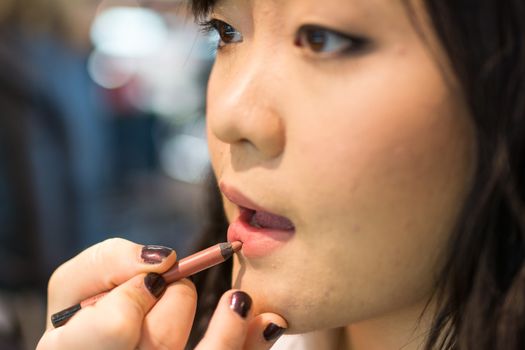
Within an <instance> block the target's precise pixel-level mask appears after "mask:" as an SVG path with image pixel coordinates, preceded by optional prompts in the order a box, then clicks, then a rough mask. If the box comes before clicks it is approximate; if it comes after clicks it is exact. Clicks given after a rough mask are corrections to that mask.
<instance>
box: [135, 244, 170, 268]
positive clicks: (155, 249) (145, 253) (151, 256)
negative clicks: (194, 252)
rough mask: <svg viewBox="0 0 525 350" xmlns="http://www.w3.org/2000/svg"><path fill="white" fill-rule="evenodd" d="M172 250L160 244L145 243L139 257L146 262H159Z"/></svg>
mask: <svg viewBox="0 0 525 350" xmlns="http://www.w3.org/2000/svg"><path fill="white" fill-rule="evenodd" d="M171 252H173V250H172V249H171V248H168V247H163V246H160V245H145V246H144V247H142V253H141V254H140V257H141V258H142V261H144V262H145V263H146V264H152V265H153V264H160V263H161V262H163V261H164V260H166V258H167V257H168V256H169V255H170V254H171Z"/></svg>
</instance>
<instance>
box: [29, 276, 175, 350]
mask: <svg viewBox="0 0 525 350" xmlns="http://www.w3.org/2000/svg"><path fill="white" fill-rule="evenodd" d="M165 289H166V282H165V281H164V279H163V278H162V276H161V275H159V274H156V273H148V274H141V275H138V276H135V277H133V278H132V279H130V280H128V281H127V282H125V283H123V284H121V285H120V286H118V287H116V288H115V289H113V290H112V291H111V292H110V293H108V294H107V295H106V297H104V298H103V299H101V300H100V301H99V302H98V303H97V304H95V305H93V306H89V307H87V308H85V309H82V310H80V311H79V312H78V313H77V314H76V315H75V316H74V317H73V318H72V319H71V320H70V321H69V322H68V324H67V325H65V326H63V327H60V328H57V329H53V330H50V331H48V332H47V333H46V334H45V335H44V337H43V338H42V341H41V344H40V345H39V346H40V347H41V348H42V349H101V350H103V349H134V348H135V347H136V346H137V344H138V342H139V339H140V334H141V329H142V324H143V321H144V318H145V315H146V314H147V313H148V311H149V310H150V309H151V308H152V307H153V305H154V304H155V302H156V301H157V299H158V298H159V297H160V295H161V294H162V293H163V291H164V290H165Z"/></svg>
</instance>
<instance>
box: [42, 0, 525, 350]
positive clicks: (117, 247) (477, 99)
mask: <svg viewBox="0 0 525 350" xmlns="http://www.w3.org/2000/svg"><path fill="white" fill-rule="evenodd" d="M193 6H194V9H195V12H196V14H197V15H198V16H199V18H201V19H202V20H203V21H204V26H205V27H206V28H207V29H210V30H213V31H216V32H217V33H218V35H219V40H218V45H217V60H216V63H215V66H214V69H213V72H212V75H211V78H210V82H209V90H208V111H207V118H208V136H209V144H210V152H211V155H212V165H213V169H214V173H215V176H216V179H217V183H218V186H219V188H220V190H221V193H222V200H223V205H224V209H225V213H226V217H227V219H228V221H229V228H228V230H227V235H226V234H225V233H224V232H219V234H221V235H222V239H221V240H224V239H226V236H227V239H228V240H230V241H232V240H240V241H242V242H243V248H242V250H241V252H240V253H239V254H237V256H236V257H235V260H234V263H233V274H232V281H233V287H234V288H236V290H232V291H228V292H226V293H225V294H224V295H223V297H222V298H221V299H220V301H219V303H218V306H217V308H216V310H215V313H214V316H213V318H212V319H211V322H210V324H209V326H208V330H207V332H206V334H205V335H204V338H203V340H202V341H201V342H200V343H199V344H198V345H197V346H198V348H201V349H242V348H245V349H266V348H269V347H270V346H272V345H273V344H274V342H275V341H276V339H277V338H278V337H279V336H280V335H281V334H282V333H283V331H285V333H287V334H286V335H284V336H283V337H281V338H280V339H279V340H277V343H276V344H275V348H279V349H352V350H361V349H366V350H371V349H372V350H373V349H425V348H426V349H523V348H524V347H525V264H524V256H525V237H524V235H525V210H524V209H525V206H524V199H525V187H524V186H525V149H524V147H525V51H524V50H525V46H524V45H523V40H524V37H525V23H524V22H523V21H522V18H523V17H524V16H525V4H524V3H523V2H522V1H518V0H516V1H511V0H508V1H505V2H504V3H502V2H500V1H495V0H492V1H491V0H482V1H479V0H477V1H469V0H454V1H452V0H450V1H448V0H435V1H434V0H426V1H422V0H421V1H419V0H413V1H402V0H399V1H392V0H366V1H365V0H345V1H343V0H325V1H323V2H319V1H316V0H287V1H277V0H275V1H274V0H265V1H262V0H261V1H259V0H220V1H218V2H216V3H215V2H213V1H205V0H196V1H194V3H193ZM141 256H142V260H140V257H141ZM144 259H145V261H146V262H155V264H146V263H144ZM174 260H175V256H174V254H173V253H171V252H170V251H169V250H166V249H160V248H155V247H149V246H146V247H140V246H137V245H134V244H133V243H130V242H125V241H121V240H111V241H107V242H103V243H101V244H100V245H97V246H95V247H93V248H90V249H88V250H87V251H85V252H83V253H82V254H80V255H79V256H78V257H76V258H74V259H73V260H71V261H69V262H67V263H66V264H64V265H63V266H62V267H60V268H59V269H58V270H57V272H56V273H55V274H54V275H53V277H52V278H51V281H50V287H49V288H50V289H49V312H50V313H53V312H56V311H58V310H60V309H62V308H64V307H66V306H69V305H71V304H74V303H76V302H78V301H79V300H82V299H83V298H85V297H87V296H90V295H93V294H96V293H98V292H100V291H103V290H108V289H111V288H113V287H116V288H114V289H113V290H112V291H111V293H109V295H108V296H107V297H106V298H104V299H102V300H100V301H99V302H98V303H97V304H96V306H94V307H89V308H86V309H84V310H81V311H80V312H79V313H78V314H77V315H75V317H73V319H71V320H70V322H69V323H68V324H66V325H65V326H64V327H61V328H58V329H53V328H52V327H49V328H48V330H47V332H46V333H45V334H44V336H43V338H42V340H41V342H40V344H39V349H71V348H75V349H84V348H85V349H94V348H97V349H135V348H140V349H155V348H169V349H180V348H183V347H184V344H186V342H187V337H188V335H189V333H190V328H191V326H192V321H193V313H194V307H195V303H196V295H195V289H194V287H193V285H192V284H191V283H190V282H189V281H187V280H183V281H180V282H177V283H174V284H172V285H170V286H167V287H166V286H165V283H164V282H163V280H162V278H161V277H159V275H158V274H157V273H161V272H163V271H165V270H166V269H167V268H168V267H169V266H170V265H171V264H173V262H174ZM66 281H67V283H68V284H67V288H66V285H65V284H66ZM208 281H209V280H208ZM218 287H220V285H218V286H210V285H209V283H208V287H207V288H204V289H203V290H205V292H204V293H200V295H199V297H200V299H199V300H201V301H204V304H208V305H209V303H210V301H209V300H208V299H212V296H213V293H212V292H211V289H215V290H216V289H218ZM239 289H240V290H242V292H241V291H239ZM162 293H164V295H163V296H162V297H161V298H160V299H158V300H157V297H158V296H159V295H161V294H162ZM250 296H251V297H250ZM199 324H200V323H199ZM196 338H198V335H195V339H196Z"/></svg>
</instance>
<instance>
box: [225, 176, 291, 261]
mask: <svg viewBox="0 0 525 350" xmlns="http://www.w3.org/2000/svg"><path fill="white" fill-rule="evenodd" d="M219 187H220V189H221V192H222V193H223V194H224V195H225V196H226V198H228V200H229V201H230V202H232V203H233V204H235V205H237V207H238V208H239V215H238V216H237V218H235V219H234V220H233V221H232V222H231V223H230V226H229V227H228V241H230V242H233V241H241V242H243V246H242V249H241V251H242V254H243V255H244V256H245V257H247V258H260V257H264V256H267V255H270V254H271V253H273V252H274V251H275V250H277V249H279V248H281V247H282V246H283V245H285V244H286V243H287V242H288V241H289V240H290V239H291V238H292V237H293V236H294V234H295V229H290V230H281V229H271V228H262V227H255V226H252V225H250V224H249V223H248V220H247V212H248V211H250V210H252V211H261V212H265V213H270V214H273V213H271V211H270V210H268V209H265V208H263V207H261V206H259V205H258V204H256V203H255V202H254V201H252V200H250V199H249V198H248V197H246V196H245V195H244V194H242V193H241V192H240V191H238V190H237V189H235V188H234V187H232V186H229V185H227V184H225V183H221V184H220V185H219ZM273 215H278V214H273Z"/></svg>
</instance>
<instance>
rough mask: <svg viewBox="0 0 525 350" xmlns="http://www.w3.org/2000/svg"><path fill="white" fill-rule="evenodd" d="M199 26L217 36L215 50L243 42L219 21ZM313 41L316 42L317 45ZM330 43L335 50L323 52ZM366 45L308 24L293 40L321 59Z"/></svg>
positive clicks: (346, 53)
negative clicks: (227, 36)
mask: <svg viewBox="0 0 525 350" xmlns="http://www.w3.org/2000/svg"><path fill="white" fill-rule="evenodd" d="M200 26H201V28H202V31H203V32H204V33H206V34H209V33H216V34H217V35H218V40H217V46H216V48H217V50H220V49H222V48H224V47H225V46H227V45H231V44H235V43H240V42H242V41H243V37H242V34H241V33H240V32H239V31H237V30H236V29H235V28H234V27H233V26H231V25H229V24H228V23H226V22H223V21H221V20H218V19H214V18H212V19H210V20H208V21H204V22H201V23H200ZM226 35H231V36H232V37H230V38H227V40H225V39H226ZM308 41H310V42H308ZM315 41H317V43H316V42H315ZM320 41H322V42H320ZM330 43H331V44H332V46H333V44H334V43H335V44H336V46H337V47H336V49H335V50H332V51H330V50H327V51H325V46H326V45H329V44H330ZM368 44H369V41H368V40H367V39H365V38H362V37H358V36H354V35H348V34H343V33H340V32H337V31H334V30H331V29H328V28H324V27H320V26H317V25H310V24H307V25H303V26H301V27H300V28H299V29H298V30H297V33H296V35H295V40H294V45H295V46H297V47H300V48H304V49H305V50H308V51H309V53H310V54H313V55H319V56H322V57H332V56H337V55H343V56H344V55H349V54H357V53H359V52H361V51H362V50H363V49H364V48H366V47H367V46H368ZM316 45H317V47H316ZM319 45H320V46H319Z"/></svg>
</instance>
